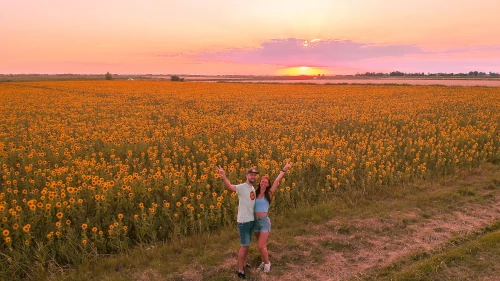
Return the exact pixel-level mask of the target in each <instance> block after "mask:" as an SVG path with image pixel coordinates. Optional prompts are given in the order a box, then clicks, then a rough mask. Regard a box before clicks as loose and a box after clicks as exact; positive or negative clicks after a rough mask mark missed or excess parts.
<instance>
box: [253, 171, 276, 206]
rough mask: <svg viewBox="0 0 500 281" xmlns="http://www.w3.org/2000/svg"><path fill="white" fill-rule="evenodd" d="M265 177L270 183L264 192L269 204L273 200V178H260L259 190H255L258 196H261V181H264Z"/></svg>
mask: <svg viewBox="0 0 500 281" xmlns="http://www.w3.org/2000/svg"><path fill="white" fill-rule="evenodd" d="M263 179H267V181H268V183H269V186H268V187H267V188H266V191H265V192H264V197H265V198H266V199H267V202H269V204H271V200H272V194H271V179H270V178H269V177H268V176H263V177H262V178H261V179H260V182H259V186H258V187H257V190H255V193H256V194H257V197H259V194H260V191H261V190H260V183H261V182H262V180H263Z"/></svg>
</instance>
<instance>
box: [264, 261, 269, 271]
mask: <svg viewBox="0 0 500 281" xmlns="http://www.w3.org/2000/svg"><path fill="white" fill-rule="evenodd" d="M269 271H271V263H268V264H264V272H266V273H267V272H269Z"/></svg>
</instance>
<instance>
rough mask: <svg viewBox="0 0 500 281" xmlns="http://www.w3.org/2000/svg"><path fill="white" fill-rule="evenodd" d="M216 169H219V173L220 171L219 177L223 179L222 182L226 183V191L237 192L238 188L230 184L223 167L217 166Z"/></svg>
mask: <svg viewBox="0 0 500 281" xmlns="http://www.w3.org/2000/svg"><path fill="white" fill-rule="evenodd" d="M216 168H217V171H219V175H220V177H221V178H222V181H223V182H224V186H225V187H226V189H227V190H230V191H232V192H236V186H235V185H232V184H231V182H229V180H228V179H227V176H226V172H225V171H224V169H222V167H221V166H217V167H216Z"/></svg>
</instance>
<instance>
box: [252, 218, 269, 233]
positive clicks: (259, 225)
mask: <svg viewBox="0 0 500 281" xmlns="http://www.w3.org/2000/svg"><path fill="white" fill-rule="evenodd" d="M253 231H255V232H271V220H270V219H269V217H268V216H263V217H260V218H258V217H255V226H254V228H253Z"/></svg>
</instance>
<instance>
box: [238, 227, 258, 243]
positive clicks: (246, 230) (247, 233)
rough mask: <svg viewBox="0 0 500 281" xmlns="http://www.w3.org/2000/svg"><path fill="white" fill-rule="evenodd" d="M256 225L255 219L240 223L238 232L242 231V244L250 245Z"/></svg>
mask: <svg viewBox="0 0 500 281" xmlns="http://www.w3.org/2000/svg"><path fill="white" fill-rule="evenodd" d="M253 227H254V221H249V222H244V223H238V232H239V233H240V245H241V246H250V242H251V241H252V232H253Z"/></svg>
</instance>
